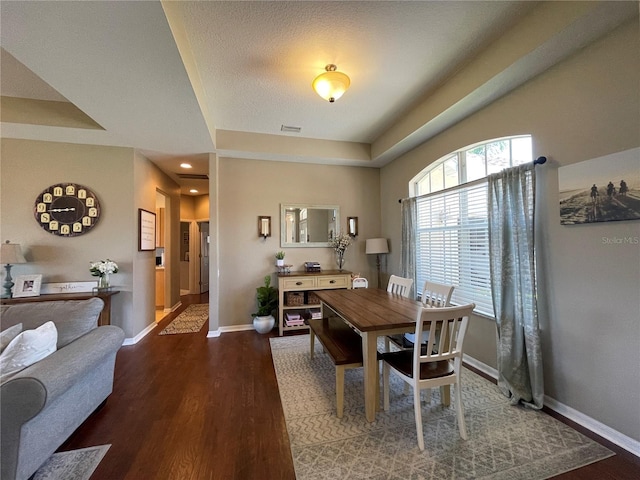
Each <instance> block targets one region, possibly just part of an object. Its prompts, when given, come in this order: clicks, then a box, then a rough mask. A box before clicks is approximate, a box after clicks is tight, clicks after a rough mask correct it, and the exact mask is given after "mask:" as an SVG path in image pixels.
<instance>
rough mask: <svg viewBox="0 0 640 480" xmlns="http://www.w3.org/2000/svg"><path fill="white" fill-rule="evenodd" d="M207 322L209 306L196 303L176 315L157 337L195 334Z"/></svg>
mask: <svg viewBox="0 0 640 480" xmlns="http://www.w3.org/2000/svg"><path fill="white" fill-rule="evenodd" d="M207 320H209V304H208V303H196V304H194V305H189V306H188V307H187V308H186V309H185V311H184V312H182V313H181V314H180V315H178V316H177V317H176V318H174V319H173V321H172V322H171V323H170V324H169V325H167V326H166V327H165V328H164V329H163V330H162V331H161V332H160V333H159V334H158V335H173V334H176V333H196V332H199V331H200V329H201V328H202V325H204V324H205V322H206V321H207Z"/></svg>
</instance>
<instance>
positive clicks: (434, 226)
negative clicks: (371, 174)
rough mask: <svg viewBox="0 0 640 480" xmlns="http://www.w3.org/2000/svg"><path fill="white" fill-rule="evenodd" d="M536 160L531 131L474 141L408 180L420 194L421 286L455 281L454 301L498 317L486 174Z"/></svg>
mask: <svg viewBox="0 0 640 480" xmlns="http://www.w3.org/2000/svg"><path fill="white" fill-rule="evenodd" d="M531 161H533V157H532V147H531V136H530V135H520V136H515V137H505V138H499V139H495V140H489V141H486V142H483V143H478V144H474V145H470V146H468V147H465V148H462V149H460V150H458V151H456V152H453V153H450V154H448V155H445V156H444V157H442V158H440V159H439V160H437V161H436V162H434V163H433V164H431V165H429V166H428V167H427V168H425V169H424V170H423V171H422V172H420V173H419V174H418V175H416V176H415V177H414V178H413V179H412V180H411V182H409V195H410V196H412V197H417V198H416V209H417V217H416V218H417V224H416V232H415V233H416V265H415V272H416V285H418V286H419V287H418V288H417V290H418V292H420V289H421V286H422V285H424V282H425V281H426V280H430V281H433V282H438V283H444V284H449V285H455V287H456V288H455V290H454V292H453V296H452V298H451V300H452V303H456V304H464V303H470V302H473V303H475V304H476V312H478V313H482V314H485V315H488V316H491V317H493V300H492V295H491V278H490V272H489V232H488V218H487V215H488V213H487V180H486V177H487V175H490V174H492V173H496V172H499V171H500V170H502V169H504V168H509V167H512V166H515V165H520V164H522V163H526V162H531Z"/></svg>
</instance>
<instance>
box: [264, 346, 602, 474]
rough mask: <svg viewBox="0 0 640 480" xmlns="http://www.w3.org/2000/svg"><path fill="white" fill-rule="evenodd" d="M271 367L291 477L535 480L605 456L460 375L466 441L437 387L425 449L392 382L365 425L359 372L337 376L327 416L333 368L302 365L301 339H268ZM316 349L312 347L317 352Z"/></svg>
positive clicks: (322, 358) (467, 374) (471, 376)
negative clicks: (339, 409) (340, 398)
mask: <svg viewBox="0 0 640 480" xmlns="http://www.w3.org/2000/svg"><path fill="white" fill-rule="evenodd" d="M270 341H271V351H272V354H273V363H274V366H275V371H276V376H277V379H278V388H279V390H280V398H281V401H282V407H283V409H284V415H285V419H286V424H287V431H288V433H289V440H290V443H291V453H292V455H293V462H294V466H295V471H296V478H297V480H325V479H326V480H334V479H338V478H339V479H342V480H353V479H387V480H391V479H393V480H405V479H414V478H415V479H423V480H436V479H444V478H446V479H455V480H458V479H491V480H542V479H546V478H549V477H552V476H555V475H559V474H561V473H564V472H567V471H570V470H574V469H576V468H579V467H582V466H584V465H588V464H590V463H593V462H597V461H599V460H603V459H605V458H607V457H610V456H612V455H613V452H611V451H610V450H608V449H607V448H605V447H603V446H601V445H600V444H598V443H596V442H594V441H592V440H591V439H589V438H587V437H585V436H584V435H582V434H580V433H578V432H577V431H575V430H573V429H572V428H570V427H569V426H567V425H565V424H563V423H562V422H559V421H558V420H556V419H554V418H552V417H551V416H549V415H547V414H545V413H543V412H540V411H536V410H531V409H526V408H524V407H520V406H511V405H510V404H509V400H508V399H507V398H506V397H504V396H503V395H502V394H501V393H500V392H499V390H498V387H497V386H496V385H494V384H493V383H491V382H489V381H488V380H485V379H484V378H482V377H481V376H479V375H477V374H475V373H473V372H471V371H470V370H467V369H465V370H464V372H463V376H462V396H463V401H464V407H465V420H466V424H467V434H468V440H466V441H465V440H462V439H461V438H460V435H459V433H458V427H457V422H456V414H455V409H454V406H453V404H454V399H453V395H452V402H451V403H452V405H451V406H449V407H443V406H442V405H440V397H439V391H438V390H439V389H433V390H432V392H433V397H432V399H431V403H430V404H426V402H424V401H423V407H422V409H423V422H424V423H423V429H424V433H425V450H424V451H422V452H421V451H420V450H419V448H418V443H417V438H416V426H415V419H414V412H413V394H412V393H410V394H408V395H404V393H403V382H402V381H401V380H400V379H399V378H398V377H397V376H395V375H392V376H391V395H390V409H389V411H388V412H384V411H379V412H378V413H377V415H376V420H375V421H374V422H372V423H369V422H367V421H366V419H365V415H364V393H363V373H362V368H356V369H350V370H347V371H346V372H345V389H344V390H345V395H344V416H343V418H342V419H338V418H337V417H336V413H335V412H336V405H335V367H334V365H333V363H332V362H331V360H330V359H329V357H328V356H327V355H326V354H325V353H322V352H320V353H316V355H315V357H314V359H313V360H310V358H309V336H308V335H296V336H290V337H280V338H271V339H270ZM318 350H321V349H319V348H317V349H316V352H318Z"/></svg>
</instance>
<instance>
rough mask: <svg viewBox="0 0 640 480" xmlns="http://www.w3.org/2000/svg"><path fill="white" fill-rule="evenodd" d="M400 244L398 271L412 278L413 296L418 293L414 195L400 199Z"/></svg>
mask: <svg viewBox="0 0 640 480" xmlns="http://www.w3.org/2000/svg"><path fill="white" fill-rule="evenodd" d="M401 208H402V244H401V247H400V248H401V251H400V271H401V272H402V273H401V275H402V276H403V277H405V278H412V279H413V285H414V287H416V288H414V292H415V294H414V298H415V297H416V296H417V295H418V289H417V285H416V281H417V280H416V224H417V219H416V211H417V209H416V199H415V197H411V198H405V199H403V200H402V207H401Z"/></svg>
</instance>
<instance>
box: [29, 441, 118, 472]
mask: <svg viewBox="0 0 640 480" xmlns="http://www.w3.org/2000/svg"><path fill="white" fill-rule="evenodd" d="M109 447H111V445H100V446H97V447H89V448H81V449H80V450H71V451H69V452H59V453H54V454H53V455H51V457H50V458H49V460H47V461H46V463H45V464H44V465H42V466H41V467H40V468H39V469H38V471H37V472H36V473H35V474H34V475H33V476H32V477H31V479H30V480H89V478H90V477H91V474H92V473H93V472H94V470H95V469H96V467H97V466H98V464H99V463H100V461H101V460H102V457H104V455H105V454H106V453H107V450H109Z"/></svg>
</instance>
